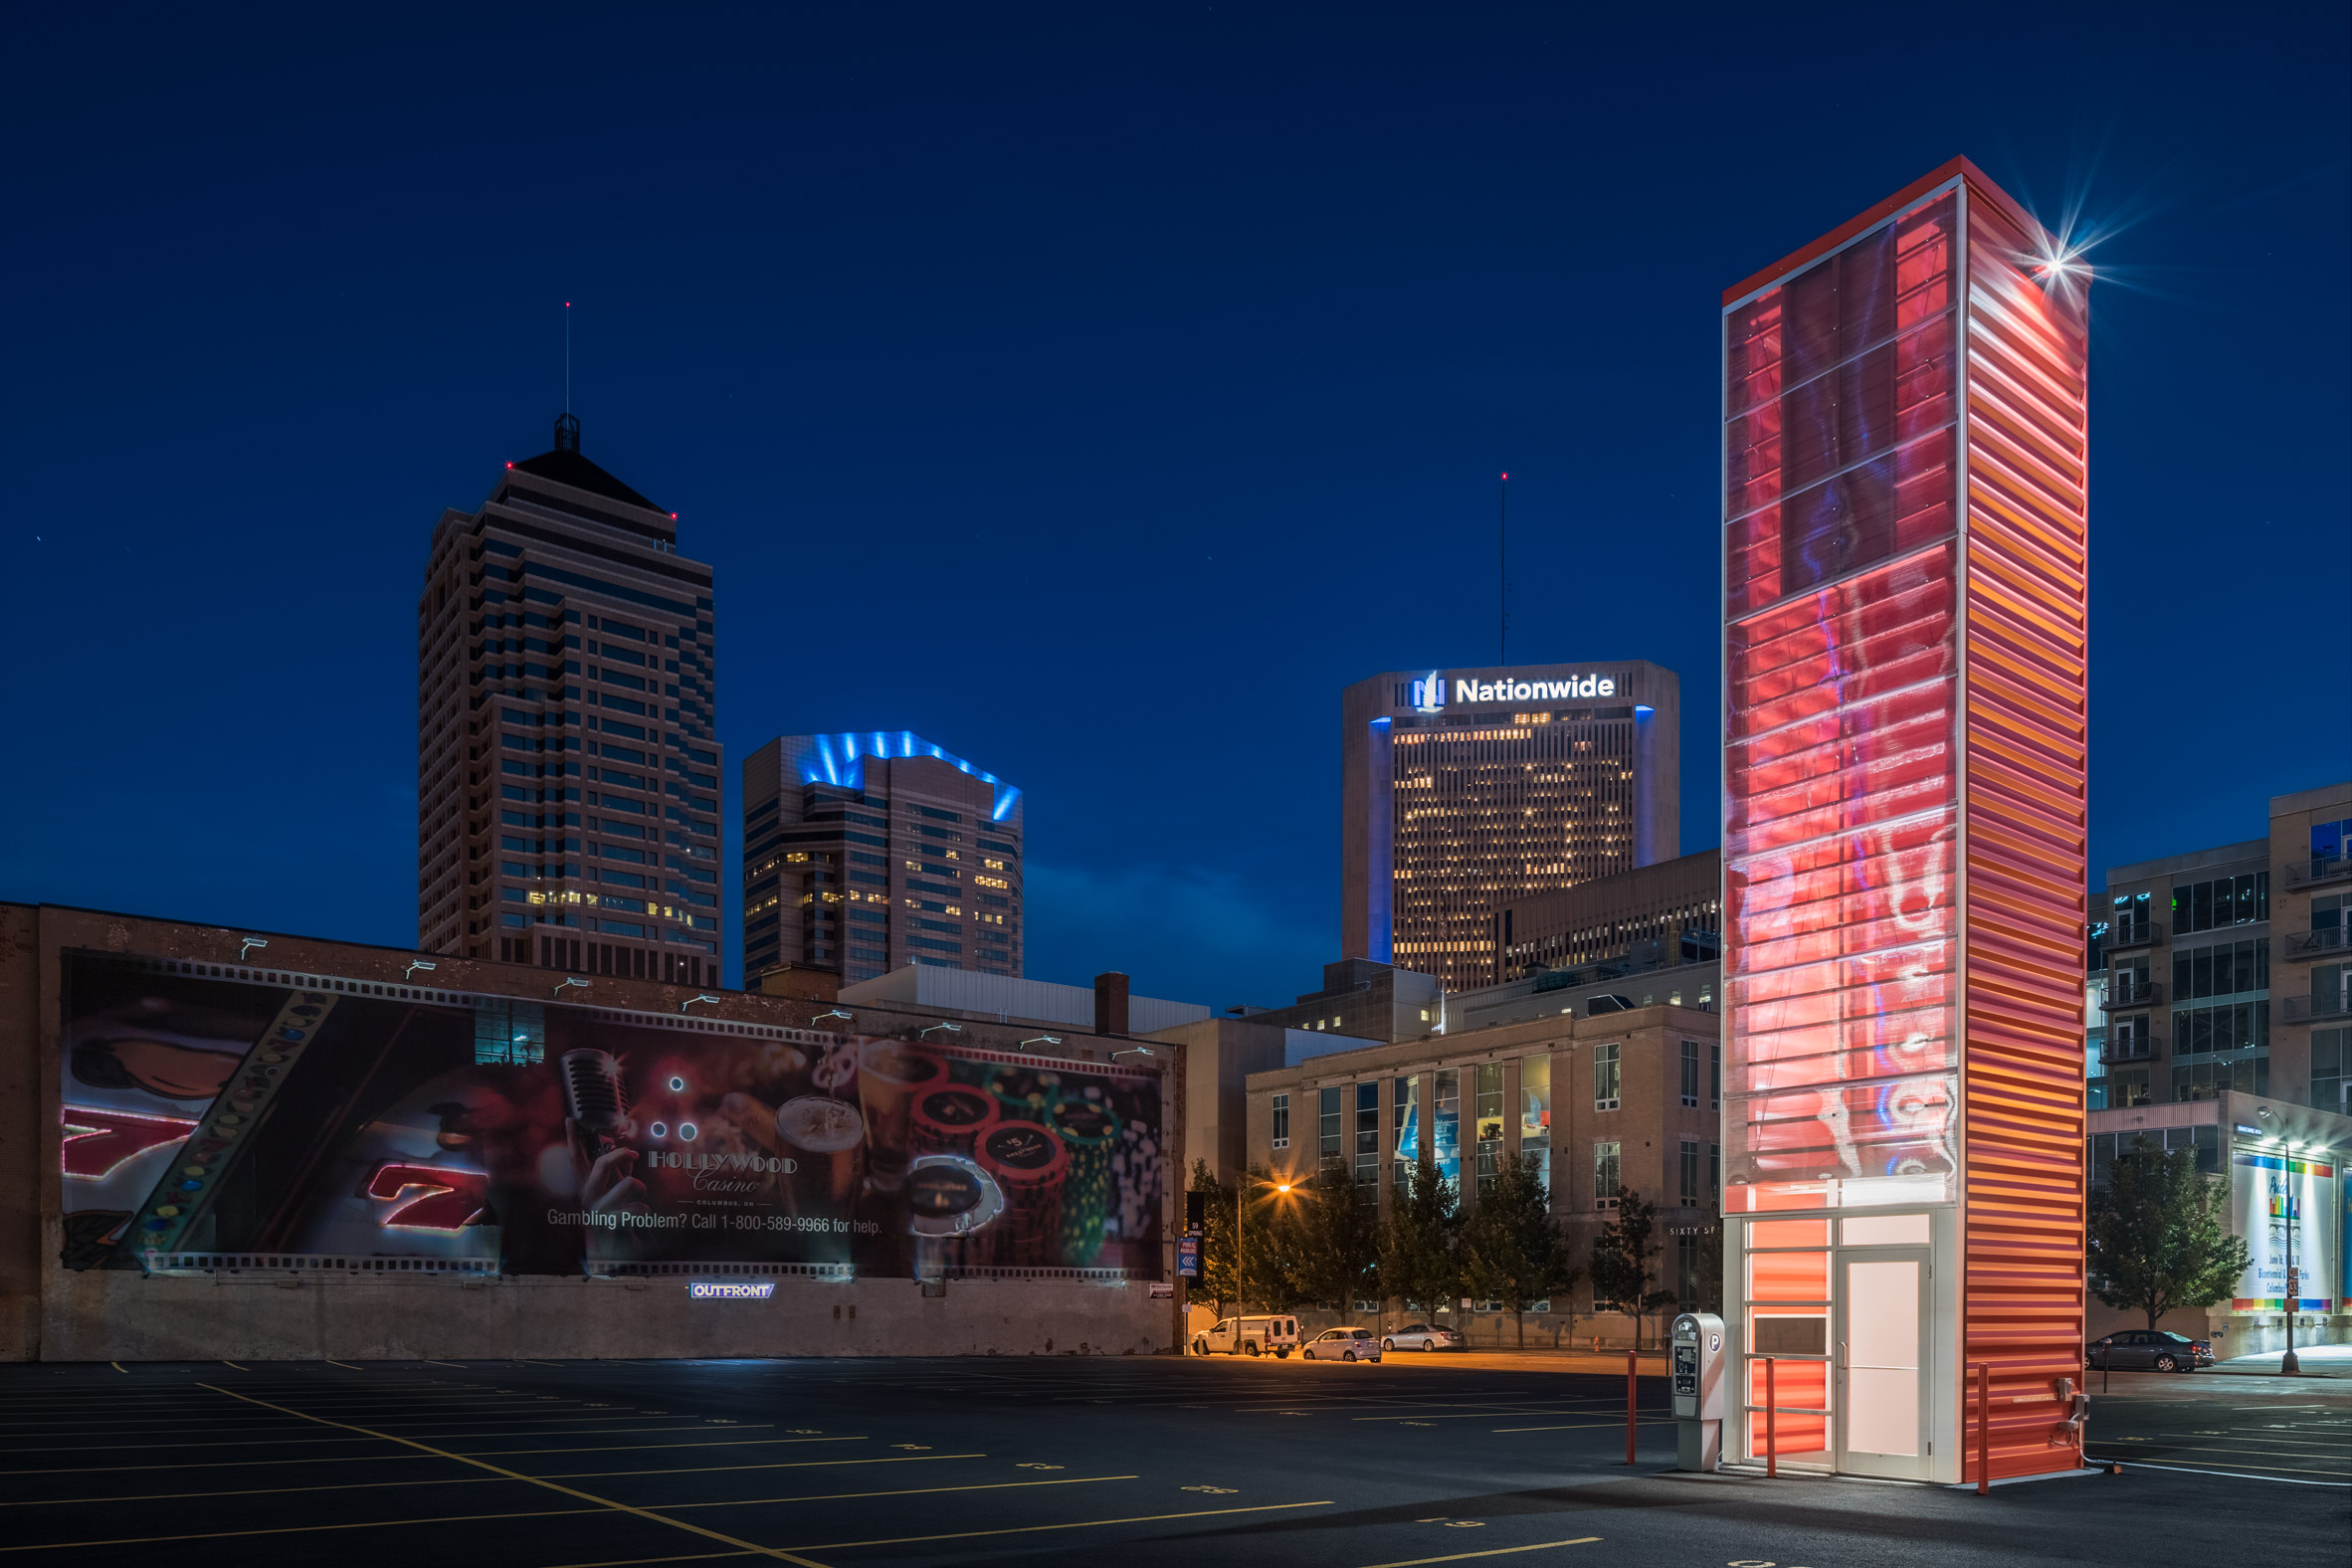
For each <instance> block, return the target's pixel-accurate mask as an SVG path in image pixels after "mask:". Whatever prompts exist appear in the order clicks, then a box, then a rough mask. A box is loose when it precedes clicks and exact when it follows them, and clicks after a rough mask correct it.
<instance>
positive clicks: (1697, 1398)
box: [1671, 1312, 1723, 1470]
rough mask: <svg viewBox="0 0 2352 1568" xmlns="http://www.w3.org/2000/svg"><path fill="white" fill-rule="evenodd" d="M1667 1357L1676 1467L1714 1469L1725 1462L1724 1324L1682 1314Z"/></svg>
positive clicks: (1716, 1319)
mask: <svg viewBox="0 0 2352 1568" xmlns="http://www.w3.org/2000/svg"><path fill="white" fill-rule="evenodd" d="M1671 1353H1672V1356H1673V1365H1672V1385H1673V1401H1674V1422H1675V1425H1676V1428H1677V1432H1676V1441H1675V1468H1676V1469H1678V1470H1714V1469H1715V1468H1716V1467H1717V1466H1719V1465H1721V1464H1722V1462H1723V1319H1721V1318H1720V1317H1717V1316H1716V1315H1715V1314H1714V1313H1712V1312H1684V1313H1682V1314H1681V1315H1680V1316H1678V1317H1676V1318H1675V1319H1674V1329H1673V1336H1672V1352H1671Z"/></svg>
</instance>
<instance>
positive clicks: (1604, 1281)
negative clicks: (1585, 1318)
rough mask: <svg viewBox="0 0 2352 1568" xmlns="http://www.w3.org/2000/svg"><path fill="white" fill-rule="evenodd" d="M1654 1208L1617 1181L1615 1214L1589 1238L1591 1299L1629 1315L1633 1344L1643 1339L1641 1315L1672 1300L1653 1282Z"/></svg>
mask: <svg viewBox="0 0 2352 1568" xmlns="http://www.w3.org/2000/svg"><path fill="white" fill-rule="evenodd" d="M1657 1235H1658V1210H1657V1208H1656V1206H1654V1205H1652V1204H1650V1203H1648V1202H1646V1201H1645V1200H1644V1199H1643V1197H1642V1195H1641V1194H1640V1193H1638V1192H1636V1191H1634V1189H1633V1188H1631V1187H1628V1186H1626V1185H1624V1184H1623V1183H1620V1184H1619V1185H1618V1189H1617V1213H1616V1214H1615V1215H1613V1216H1611V1218H1610V1221H1609V1223H1608V1225H1607V1226H1605V1227H1603V1228H1602V1231H1601V1234H1600V1235H1599V1236H1596V1237H1594V1238H1593V1266H1592V1267H1593V1299H1594V1300H1595V1302H1596V1303H1597V1302H1600V1301H1614V1302H1616V1303H1617V1305H1618V1307H1619V1308H1620V1309H1621V1310H1623V1311H1627V1312H1631V1313H1633V1314H1634V1344H1635V1346H1636V1348H1639V1347H1640V1345H1641V1342H1642V1327H1641V1314H1642V1313H1644V1312H1647V1311H1650V1310H1651V1309H1653V1308H1655V1307H1661V1306H1665V1305H1666V1304H1668V1303H1669V1302H1671V1301H1672V1300H1673V1299H1674V1292H1673V1291H1671V1290H1660V1289H1655V1288H1653V1287H1652V1284H1651V1281H1652V1280H1653V1279H1654V1278H1656V1277H1657V1260H1658V1242H1657V1240H1656V1238H1657Z"/></svg>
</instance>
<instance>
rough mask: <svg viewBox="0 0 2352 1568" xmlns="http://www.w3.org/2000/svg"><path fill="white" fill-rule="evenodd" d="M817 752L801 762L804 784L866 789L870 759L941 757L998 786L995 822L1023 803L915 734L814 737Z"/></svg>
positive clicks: (1010, 789) (879, 731) (868, 732)
mask: <svg viewBox="0 0 2352 1568" xmlns="http://www.w3.org/2000/svg"><path fill="white" fill-rule="evenodd" d="M810 738H811V740H812V741H814V742H815V746H816V749H815V750H814V751H812V752H810V753H809V754H808V755H807V756H806V757H804V758H803V759H802V761H801V765H800V781H801V782H802V783H803V784H838V785H840V786H841V787H842V788H844V789H864V788H865V787H866V759H867V758H868V757H882V758H885V759H886V758H890V757H937V758H938V759H939V760H940V761H942V762H944V763H946V764H947V765H948V766H949V767H952V768H954V769H956V770H957V771H959V772H963V773H969V774H970V775H971V776H972V777H974V778H976V779H978V780H979V781H980V782H981V783H983V784H989V785H993V786H995V789H996V804H995V805H994V806H993V807H992V808H991V809H990V811H989V813H988V816H989V820H990V821H992V822H1002V821H1004V820H1005V818H1007V817H1008V816H1010V815H1012V812H1013V808H1014V806H1016V805H1017V804H1019V802H1020V800H1021V792H1020V791H1019V790H1017V789H1015V788H1014V787H1013V786H1012V785H1010V784H1007V783H1006V782H1005V781H1004V780H1003V779H1000V778H998V777H997V776H996V775H995V774H993V773H987V772H983V771H982V770H980V769H979V768H976V767H974V766H972V764H970V763H969V762H966V761H965V760H964V759H963V758H961V757H959V756H957V755H955V754H954V753H953V752H951V751H949V750H947V749H946V748H945V747H943V746H935V745H933V744H932V743H931V742H929V741H927V740H925V739H923V737H922V736H920V735H918V734H916V733H914V732H913V731H912V730H907V729H899V730H883V729H875V730H860V731H857V732H854V733H850V734H842V735H813V736H811V737H810Z"/></svg>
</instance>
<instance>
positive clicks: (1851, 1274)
mask: <svg viewBox="0 0 2352 1568" xmlns="http://www.w3.org/2000/svg"><path fill="white" fill-rule="evenodd" d="M1928 1256H1929V1254H1928V1250H1927V1249H1926V1248H1915V1249H1914V1248H1892V1247H1874V1248H1871V1249H1870V1250H1869V1251H1868V1252H1866V1253H1843V1252H1842V1253H1840V1254H1839V1255H1838V1289H1837V1293H1836V1314H1837V1330H1838V1335H1837V1344H1836V1347H1835V1354H1834V1355H1833V1356H1832V1366H1833V1367H1834V1369H1835V1376H1836V1378H1837V1396H1836V1398H1834V1399H1833V1400H1832V1401H1831V1402H1830V1403H1831V1408H1832V1409H1833V1410H1835V1411H1836V1412H1837V1418H1836V1419H1837V1434H1838V1453H1837V1468H1838V1470H1839V1472H1840V1473H1841V1474H1849V1475H1895V1476H1906V1477H1919V1478H1924V1477H1925V1476H1926V1474H1927V1472H1928V1465H1927V1411H1928V1397H1927V1375H1926V1370H1925V1365H1924V1363H1925V1362H1926V1360H1927V1356H1926V1354H1925V1352H1926V1347H1927V1342H1928V1291H1927V1260H1928Z"/></svg>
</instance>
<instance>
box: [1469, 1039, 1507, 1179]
mask: <svg viewBox="0 0 2352 1568" xmlns="http://www.w3.org/2000/svg"><path fill="white" fill-rule="evenodd" d="M1476 1071H1477V1087H1476V1089H1475V1093H1476V1096H1477V1098H1476V1101H1475V1103H1474V1104H1473V1105H1472V1107H1471V1109H1472V1111H1473V1113H1474V1114H1475V1115H1476V1117H1477V1126H1476V1127H1475V1129H1474V1131H1475V1132H1476V1135H1477V1143H1478V1190H1479V1191H1480V1192H1484V1191H1486V1190H1487V1189H1488V1188H1490V1187H1492V1186H1493V1185H1494V1178H1495V1177H1496V1176H1498V1175H1500V1174H1501V1172H1502V1064H1501V1063H1499V1062H1484V1063H1480V1064H1479V1065H1478V1067H1477V1070H1476Z"/></svg>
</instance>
